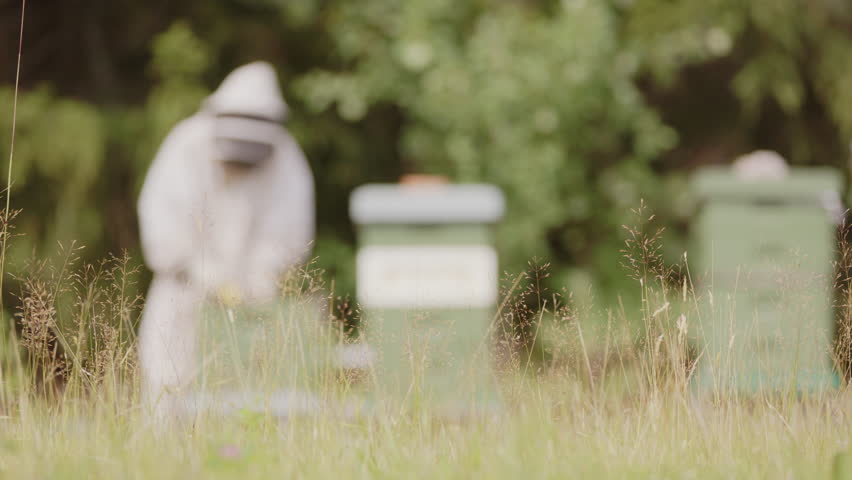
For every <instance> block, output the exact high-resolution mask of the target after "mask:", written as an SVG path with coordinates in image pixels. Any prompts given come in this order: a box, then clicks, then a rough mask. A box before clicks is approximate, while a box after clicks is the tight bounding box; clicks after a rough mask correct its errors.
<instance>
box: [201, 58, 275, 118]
mask: <svg viewBox="0 0 852 480" xmlns="http://www.w3.org/2000/svg"><path fill="white" fill-rule="evenodd" d="M204 108H205V109H206V110H208V111H211V112H213V113H214V114H232V115H247V116H251V117H259V118H262V119H266V120H271V121H274V122H282V121H284V118H285V117H286V116H287V104H286V103H285V102H284V97H283V96H282V95H281V89H280V88H279V86H278V77H277V75H276V74H275V70H274V69H273V68H272V66H271V65H270V64H268V63H266V62H253V63H249V64H248V65H243V66H242V67H239V68H237V69H236V70H234V71H233V72H231V73H230V74H229V75H228V76H227V77H225V80H224V81H223V82H222V85H220V86H219V89H218V90H216V91H215V92H213V94H212V95H210V96H209V97H208V98H207V100H206V101H205V103H204Z"/></svg>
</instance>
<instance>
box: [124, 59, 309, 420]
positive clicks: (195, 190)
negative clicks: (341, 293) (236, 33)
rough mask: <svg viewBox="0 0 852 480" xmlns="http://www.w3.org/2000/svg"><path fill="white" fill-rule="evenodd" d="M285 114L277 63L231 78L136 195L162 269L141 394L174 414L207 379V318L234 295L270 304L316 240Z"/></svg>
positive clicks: (143, 335)
mask: <svg viewBox="0 0 852 480" xmlns="http://www.w3.org/2000/svg"><path fill="white" fill-rule="evenodd" d="M286 112H287V106H286V104H285V102H284V100H283V98H282V96H281V92H280V90H279V88H278V80H277V77H276V75H275V71H274V70H273V69H272V67H271V66H270V65H268V64H266V63H263V62H255V63H251V64H248V65H245V66H242V67H240V68H238V69H236V70H235V71H233V72H232V73H231V74H230V75H228V77H227V78H226V79H225V80H224V82H223V83H222V85H221V86H220V87H219V89H218V90H217V91H216V92H215V93H213V95H211V96H210V97H209V98H208V99H207V100H206V101H205V102H204V104H203V106H202V108H201V110H200V111H199V112H198V113H196V114H195V115H193V116H192V117H190V118H188V119H186V120H184V121H182V122H181V123H180V124H178V125H177V126H176V127H175V128H174V129H173V130H172V131H171V133H169V135H168V137H167V138H166V139H165V141H164V142H163V144H162V146H161V147H160V150H159V152H158V153H157V156H156V158H155V159H154V162H153V164H152V165H151V167H150V170H149V171H148V175H147V177H146V179H145V184H144V186H143V188H142V193H141V195H140V198H139V204H138V210H139V224H140V230H141V237H142V250H143V253H144V256H145V262H146V264H147V265H148V267H149V268H150V269H151V270H152V271H153V272H154V279H153V282H152V284H151V288H150V291H149V292H148V298H147V301H146V303H145V308H144V311H143V316H142V325H141V327H140V332H139V356H140V363H141V367H142V375H143V393H144V395H145V397H146V398H147V399H148V400H149V401H152V402H154V403H155V405H156V407H155V408H156V409H157V410H158V411H159V412H163V411H168V409H169V408H171V405H170V403H173V402H175V401H176V399H177V394H179V393H180V391H181V390H185V389H187V388H188V387H189V386H190V384H191V383H192V381H193V379H194V377H195V376H196V374H197V373H198V369H199V359H198V358H197V355H198V352H197V350H198V348H197V343H198V338H197V330H198V325H197V324H198V313H199V309H200V307H201V306H202V305H203V303H204V301H205V300H206V299H209V298H211V297H212V296H214V295H215V294H216V292H218V291H221V290H222V289H228V290H229V291H231V292H239V294H240V296H241V297H242V298H243V299H245V300H262V299H270V298H271V297H273V296H274V295H275V293H276V281H277V280H278V277H279V276H280V274H281V273H282V272H283V271H284V270H286V269H287V268H289V267H291V266H293V265H296V264H298V263H299V262H301V261H303V260H304V259H305V257H306V256H307V255H308V254H309V252H310V244H311V242H312V241H313V237H314V184H313V177H312V175H311V171H310V167H309V166H308V163H307V161H306V160H305V157H304V155H303V153H302V151H301V150H300V148H299V146H298V144H297V143H296V141H295V140H294V139H293V138H292V137H291V136H290V135H289V134H288V133H287V131H286V130H285V129H284V128H283V127H282V126H281V122H282V121H283V120H284V118H285V115H286Z"/></svg>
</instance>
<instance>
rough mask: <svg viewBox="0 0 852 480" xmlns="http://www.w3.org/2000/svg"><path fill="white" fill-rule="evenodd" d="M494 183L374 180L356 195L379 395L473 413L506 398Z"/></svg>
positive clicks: (362, 289)
mask: <svg viewBox="0 0 852 480" xmlns="http://www.w3.org/2000/svg"><path fill="white" fill-rule="evenodd" d="M503 210H504V200H503V195H502V193H501V192H500V190H499V189H497V188H496V187H494V186H491V185H474V184H469V185H448V184H439V185H378V184H377V185H365V186H362V187H360V188H358V189H357V190H355V191H354V192H353V194H352V198H351V202H350V213H351V216H352V220H353V221H354V222H355V224H356V225H357V227H358V245H359V250H358V255H357V288H358V301H359V303H360V305H361V307H362V308H363V314H364V315H363V317H362V328H363V330H362V331H363V332H364V336H365V337H366V340H367V343H368V344H369V345H370V347H371V348H372V349H373V351H374V352H375V360H374V361H373V365H372V375H371V377H372V378H373V379H374V382H373V383H374V385H373V387H374V390H373V393H374V396H373V398H376V399H377V400H380V401H381V400H389V401H392V402H401V403H402V406H403V408H417V407H424V408H426V409H429V411H431V412H435V413H438V414H440V415H456V414H459V415H466V414H470V413H476V412H477V411H481V410H490V409H492V408H493V407H495V406H496V405H498V404H499V395H498V393H497V392H498V390H497V384H496V379H495V375H494V369H493V366H492V358H491V340H492V332H491V330H492V328H491V327H492V323H493V320H494V315H495V310H496V301H497V281H498V278H497V277H498V263H497V253H496V251H495V249H494V245H493V243H494V239H493V226H494V224H495V223H496V222H497V221H499V219H500V218H501V217H502V215H503Z"/></svg>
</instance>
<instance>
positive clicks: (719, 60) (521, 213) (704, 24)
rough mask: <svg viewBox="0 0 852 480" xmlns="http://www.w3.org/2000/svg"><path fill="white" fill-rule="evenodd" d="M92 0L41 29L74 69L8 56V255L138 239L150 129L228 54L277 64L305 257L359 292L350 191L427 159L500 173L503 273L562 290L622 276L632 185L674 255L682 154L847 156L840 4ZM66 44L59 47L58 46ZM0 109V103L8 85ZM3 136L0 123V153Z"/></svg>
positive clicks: (851, 26)
mask: <svg viewBox="0 0 852 480" xmlns="http://www.w3.org/2000/svg"><path fill="white" fill-rule="evenodd" d="M45 8H46V7H45ZM45 8H42V7H41V6H40V5H33V6H30V9H31V10H30V11H28V17H27V18H28V20H29V19H33V20H32V21H33V22H34V23H33V26H32V27H30V28H31V29H30V30H28V31H27V37H26V38H33V39H37V38H43V37H44V38H54V37H49V36H48V34H49V33H51V32H52V30H51V29H54V28H57V27H56V26H55V25H52V24H48V23H43V22H41V19H43V18H47V17H49V16H50V15H52V14H53V13H54V12H51V11H49V9H45ZM98 9H100V10H97V12H95V11H89V10H85V11H80V12H79V15H80V18H81V21H80V22H67V23H66V24H63V25H62V26H61V27H59V28H61V30H60V32H61V33H63V34H64V36H63V37H59V36H57V37H55V38H77V37H80V38H83V39H84V42H83V43H82V44H80V45H73V51H74V52H75V55H76V52H82V54H84V57H85V58H86V59H87V61H86V62H84V64H83V65H78V64H75V65H74V68H70V67H69V66H63V65H65V64H62V63H57V62H56V61H54V62H53V63H54V64H55V65H50V66H42V67H38V66H35V67H31V68H27V69H25V70H24V72H23V73H24V75H23V79H24V81H25V88H24V92H23V93H22V95H21V98H20V102H19V111H18V137H17V142H16V156H15V157H16V158H15V162H14V171H13V177H14V187H13V190H12V195H13V202H12V203H13V206H17V207H20V208H23V210H24V211H23V213H22V214H21V215H20V216H19V217H18V220H17V222H16V227H17V228H16V232H18V233H21V234H23V236H20V237H18V238H16V239H15V240H14V241H13V243H12V247H13V253H14V254H13V255H12V263H13V264H19V263H20V262H21V261H22V260H23V259H24V258H27V257H29V256H30V255H32V253H33V251H35V252H36V253H38V254H39V255H43V254H45V253H47V252H50V251H52V250H55V242H56V241H57V240H61V241H63V242H66V243H67V242H68V241H70V240H72V239H75V240H78V241H79V242H80V243H82V244H85V245H87V247H88V249H87V256H88V257H89V259H92V258H95V257H101V256H103V254H104V253H105V252H106V251H112V252H115V253H117V252H118V250H121V249H129V250H130V251H131V253H138V250H136V248H137V247H136V246H137V240H136V237H137V235H136V227H135V223H136V222H135V197H136V193H137V192H138V188H139V186H140V185H141V181H142V178H143V176H144V173H145V170H146V169H147V166H148V164H149V162H150V161H151V159H152V158H153V155H154V154H155V152H156V149H157V147H158V145H159V142H160V141H161V140H162V138H163V137H164V135H165V134H166V133H167V132H168V130H169V129H170V128H171V127H172V126H173V125H174V124H175V123H176V122H177V121H179V120H180V119H181V118H184V117H185V116H187V115H190V114H191V113H192V112H194V111H195V110H196V109H197V108H198V106H199V104H200V102H201V101H202V99H203V98H204V96H205V95H206V94H207V93H208V92H209V91H210V90H211V89H212V88H215V86H216V84H217V83H218V82H219V81H220V80H221V78H223V77H224V75H225V74H226V73H227V72H228V71H229V70H231V69H232V68H234V67H235V66H237V65H239V64H242V63H245V62H248V61H252V60H256V59H258V58H262V59H265V60H268V61H271V62H273V63H274V64H276V66H278V67H279V73H280V74H281V79H282V87H283V89H284V91H285V95H286V96H287V100H288V102H289V103H290V106H291V111H292V116H291V119H290V121H289V123H288V125H287V126H288V128H289V129H290V130H291V131H293V132H294V134H295V135H296V137H297V138H298V139H299V141H300V143H301V144H302V145H303V147H304V149H305V150H306V152H307V154H308V157H309V159H310V160H311V162H312V167H313V168H314V171H315V172H316V177H317V188H318V213H319V218H318V220H319V238H318V239H317V244H316V249H315V253H316V254H317V255H318V256H319V257H320V260H319V263H318V264H319V265H320V266H322V267H328V268H329V269H330V270H331V271H332V272H333V273H335V274H336V275H337V277H336V283H335V285H336V291H337V293H338V294H340V295H346V294H347V293H350V292H352V291H353V290H354V285H353V282H354V280H353V276H352V263H351V255H352V252H353V243H354V238H355V237H354V234H353V231H352V226H351V224H350V223H349V220H348V215H347V208H346V207H347V197H348V194H349V192H350V191H351V190H352V188H354V187H355V186H357V185H359V184H362V183H365V182H371V181H372V182H376V181H394V180H395V179H396V178H397V177H398V176H399V175H400V174H402V173H407V172H429V173H440V174H445V175H448V176H450V177H451V178H452V179H453V180H456V181H484V182H493V183H496V184H498V185H500V186H501V187H502V188H503V189H504V190H505V191H506V194H507V196H508V199H509V212H508V217H507V219H506V222H505V223H504V224H503V225H502V227H501V228H500V231H499V235H498V241H499V246H500V250H501V255H502V258H503V259H504V260H505V261H504V266H505V268H506V269H508V270H512V271H518V270H520V269H523V268H525V266H526V263H527V261H528V260H529V259H530V258H533V257H540V258H545V259H547V260H549V261H551V262H552V265H553V268H554V275H553V277H552V281H553V282H554V283H557V284H561V283H566V282H567V283H577V282H580V283H582V284H586V283H588V282H589V281H592V282H594V283H596V284H598V285H599V286H603V287H604V289H605V290H608V291H610V292H619V291H620V290H621V288H620V287H621V286H623V278H624V275H623V272H622V271H621V268H620V267H619V262H618V258H617V257H618V255H617V252H618V250H619V248H620V245H621V243H622V240H623V234H622V233H620V231H621V230H620V226H621V225H622V224H625V223H629V215H630V214H629V211H630V209H631V208H633V207H636V206H637V205H639V202H640V199H643V198H644V199H645V200H646V202H647V204H648V205H649V206H650V207H651V208H652V209H653V210H654V211H655V212H657V213H658V219H657V220H658V221H659V222H660V224H661V225H663V226H667V227H669V228H668V230H667V233H666V235H667V237H666V242H665V244H666V245H667V248H666V249H665V250H664V251H663V252H662V253H663V254H664V256H665V257H666V258H667V259H668V260H669V261H671V260H673V259H676V258H678V256H679V255H680V254H681V253H682V245H683V240H684V234H685V228H684V224H685V222H684V220H685V219H686V218H688V215H689V203H688V201H687V198H688V195H687V193H688V192H686V190H685V188H686V185H687V183H686V182H684V181H683V180H684V179H683V177H684V174H685V173H687V172H688V171H689V170H690V169H691V168H693V167H695V166H698V165H701V164H704V163H724V162H728V161H730V159H731V157H733V156H734V155H736V154H739V153H743V152H747V151H749V150H752V149H755V148H771V149H775V150H778V151H780V152H781V153H782V154H783V155H784V156H786V157H788V158H789V159H791V161H792V162H793V163H796V164H804V165H817V164H823V165H833V166H844V167H845V162H846V160H847V158H848V144H849V139H850V138H852V108H850V106H852V35H850V33H849V32H850V31H852V6H850V4H849V3H848V2H844V1H840V0H814V1H810V2H806V4H803V2H801V0H773V1H771V2H767V1H762V0H749V1H741V0H611V1H590V0H563V1H556V0H532V1H524V2H521V1H505V0H475V1H471V2H461V3H460V2H452V1H450V0H431V1H409V2H394V1H391V0H363V1H360V2H347V1H342V0H329V1H322V2H321V1H318V0H310V1H308V0H305V1H300V2H287V1H281V0H233V1H230V2H214V3H211V2H202V1H200V0H196V1H189V2H180V3H179V4H178V3H175V4H174V5H171V6H168V7H163V10H161V11H160V10H158V11H157V12H155V13H156V14H155V13H154V12H153V11H152V10H151V7H150V6H149V5H148V4H147V3H145V2H119V3H116V4H110V5H101V6H99V7H98ZM93 12H94V13H93ZM114 18H121V19H122V20H121V21H120V22H121V24H120V25H117V27H118V28H115V27H116V26H113V25H110V24H108V23H107V22H108V21H110V20H108V19H114ZM151 32H159V33H158V34H157V35H151ZM98 35H100V37H98ZM51 41H52V40H51ZM24 47H25V48H24V51H23V56H24V59H25V64H26V60H27V59H28V58H32V57H34V61H35V60H37V59H38V52H39V49H38V48H37V45H32V46H31V45H29V44H27V43H25V45H24ZM71 47H72V45H70V44H69V45H65V44H64V43H62V42H53V43H51V44H50V49H51V51H56V52H59V53H58V54H57V55H61V54H63V52H65V55H68V54H69V53H68V52H69V50H68V49H70V48H71ZM51 58H55V57H51ZM36 63H37V62H36ZM0 105H3V108H4V111H6V112H11V90H10V89H9V88H8V86H7V87H4V88H3V89H2V90H0ZM10 130H11V116H10V115H2V118H0V140H2V142H3V145H8V140H9V132H10ZM577 279H581V280H582V281H580V280H577Z"/></svg>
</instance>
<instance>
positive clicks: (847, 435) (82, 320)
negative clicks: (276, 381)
mask: <svg viewBox="0 0 852 480" xmlns="http://www.w3.org/2000/svg"><path fill="white" fill-rule="evenodd" d="M637 238H639V240H637V241H636V242H634V243H633V244H631V243H630V242H628V245H627V246H628V247H631V245H633V246H634V247H636V248H634V249H633V250H634V251H630V252H627V253H626V255H627V257H626V258H627V261H626V262H625V263H626V265H627V266H628V268H629V269H631V270H630V271H631V276H633V277H634V278H636V280H637V284H638V285H639V289H640V290H641V295H640V296H641V303H640V304H639V305H638V306H637V308H635V309H633V308H629V307H625V306H624V305H621V306H619V307H618V308H615V309H595V308H594V307H590V306H588V305H586V306H583V304H582V302H581V301H580V300H577V299H576V298H575V297H574V296H573V295H572V294H570V293H565V292H560V293H559V294H554V293H549V294H548V295H547V297H546V298H547V301H544V298H545V297H543V296H542V295H540V294H541V291H540V290H538V289H537V288H538V287H537V283H538V282H536V281H535V279H534V278H533V279H531V278H529V277H524V278H521V277H519V278H521V280H522V281H514V282H509V284H510V285H509V286H508V287H507V289H506V290H505V291H503V298H504V300H503V302H502V303H501V305H500V306H499V308H498V309H497V313H496V314H495V315H494V322H493V324H494V325H505V322H504V320H506V319H507V318H511V319H512V320H513V321H515V322H517V320H519V319H523V320H524V321H527V322H529V323H528V325H526V326H522V328H517V326H515V327H513V328H511V329H503V330H504V331H503V332H502V333H500V334H496V335H495V334H493V332H492V337H494V339H495V340H494V343H495V348H494V350H495V351H497V352H503V353H502V354H500V355H497V357H498V358H497V363H499V364H500V366H501V368H499V372H500V375H499V377H500V379H501V380H500V389H501V391H502V397H503V399H504V402H503V406H502V408H501V409H499V410H496V411H495V410H489V411H488V413H487V414H485V413H482V412H477V410H476V409H475V407H474V409H473V410H472V411H473V412H474V414H473V415H470V416H468V417H466V418H465V419H463V420H459V419H453V418H446V417H442V416H439V415H435V411H433V410H432V409H431V408H430V406H429V402H428V401H425V399H417V398H415V399H414V400H415V401H413V402H412V399H411V398H408V399H407V400H408V403H406V405H407V407H408V408H401V407H399V405H397V404H395V403H393V401H391V402H389V403H388V404H387V405H388V406H389V408H376V409H373V410H371V411H370V412H371V413H369V414H364V415H351V414H345V411H344V409H341V408H333V407H331V408H326V409H320V410H318V411H316V413H313V414H310V415H302V416H298V417H293V418H290V419H289V420H286V421H282V420H280V419H276V418H273V417H272V416H270V415H266V414H264V413H257V412H249V411H247V410H242V411H237V412H236V413H234V414H232V415H228V416H224V417H223V416H214V415H207V414H200V415H197V416H194V417H191V418H189V419H188V420H186V421H184V422H182V423H180V424H172V425H163V424H162V423H159V422H158V421H156V420H154V419H153V418H152V416H151V415H150V412H149V411H148V410H147V409H146V408H145V407H144V406H143V405H142V404H141V402H139V401H138V398H139V387H138V365H137V363H136V361H135V338H134V334H133V332H134V330H135V321H136V319H138V316H139V306H140V298H139V297H138V296H137V294H136V293H134V292H136V290H135V289H133V288H131V287H132V285H133V280H132V278H133V276H134V269H132V268H130V267H128V265H129V262H128V260H127V259H126V258H113V259H110V260H107V261H105V262H103V263H100V264H98V265H94V266H85V265H83V266H81V265H77V263H78V262H77V261H76V260H75V255H74V253H73V250H69V251H67V252H66V255H65V257H64V258H65V260H63V261H60V262H58V264H57V266H56V267H52V266H50V265H48V264H39V265H36V266H35V267H36V268H35V269H34V271H33V275H32V276H31V279H30V280H26V281H25V282H23V288H22V291H21V294H20V297H21V307H20V308H19V311H18V319H19V324H21V325H22V327H21V329H20V331H19V332H18V334H17V335H15V336H8V338H6V339H5V340H4V345H6V348H4V349H3V354H4V355H3V358H2V361H0V367H2V371H0V374H2V376H3V378H2V381H3V382H2V385H3V387H2V389H0V407H2V412H0V413H2V416H0V477H2V478H57V479H64V478H164V479H168V478H175V479H178V478H179V479H185V478H240V479H249V478H507V479H508V478H660V479H663V478H671V479H677V478H683V479H689V478H771V479H787V478H802V479H812V478H833V475H834V474H833V469H834V468H835V467H834V464H835V462H836V460H837V458H838V454H840V457H839V458H840V459H841V463H842V460H843V458H845V457H843V455H844V452H846V451H847V449H848V448H849V443H850V439H852V389H850V388H849V387H848V386H847V385H846V383H845V382H840V384H839V385H838V386H837V387H836V388H825V389H821V390H814V391H812V392H811V393H806V392H804V391H801V390H797V389H795V388H793V385H792V384H790V386H791V388H779V389H775V391H773V392H762V393H751V394H747V393H741V392H740V391H739V390H737V389H734V388H729V386H730V382H727V381H725V379H726V375H729V373H730V370H728V369H726V368H718V367H714V365H715V366H719V365H723V364H724V362H720V361H719V359H718V358H717V361H716V362H715V363H712V362H711V370H712V369H714V368H715V369H716V370H715V371H714V373H713V376H715V378H717V379H719V380H720V381H719V382H718V383H717V385H716V386H713V387H711V388H709V389H708V388H704V389H698V388H695V381H694V375H695V372H696V369H695V368H694V366H695V365H696V363H695V360H696V358H699V359H700V357H701V355H702V351H701V349H700V348H699V349H698V350H696V349H695V344H694V342H693V339H694V338H695V337H696V331H698V332H699V333H700V331H701V323H702V319H703V322H717V323H718V322H723V323H724V322H732V321H733V317H731V316H732V315H735V313H734V312H735V311H736V310H735V309H730V308H724V307H723V306H722V305H721V304H722V303H723V302H722V300H721V298H718V297H717V298H716V301H715V305H716V307H715V309H713V310H711V311H709V312H708V311H707V310H705V308H706V305H705V303H704V302H703V299H706V298H707V297H710V298H712V295H710V294H709V291H707V290H703V291H702V290H701V289H696V288H694V287H693V286H692V281H691V279H690V278H689V275H686V276H681V277H674V278H681V280H680V282H681V283H677V282H675V283H674V287H672V282H671V281H670V278H672V276H671V275H668V273H670V272H666V271H660V270H657V267H656V266H655V265H658V264H659V262H656V260H655V259H654V255H656V254H655V252H656V250H655V247H654V246H653V242H654V241H655V240H654V239H653V238H651V241H650V242H649V241H646V240H642V239H641V236H640V237H637ZM628 250H630V248H628ZM844 258H845V257H844ZM634 259H635V261H633V260H634ZM532 270H533V271H535V270H536V269H532ZM528 280H531V281H528ZM783 288H787V289H790V288H792V289H793V290H791V291H788V292H787V293H788V294H785V295H783V296H785V297H791V296H792V297H795V296H794V295H792V293H790V292H795V288H796V287H795V286H793V287H791V286H789V285H787V286H784V287H783ZM324 291H325V288H324V286H323V285H322V282H320V281H317V280H316V272H310V271H309V269H307V270H306V271H305V272H301V273H299V274H298V275H296V276H295V277H293V278H290V279H287V280H285V283H284V285H283V289H282V292H283V293H284V294H286V295H290V297H289V298H290V299H291V301H292V299H293V298H296V299H298V298H304V299H309V300H310V302H313V301H314V300H315V299H316V298H317V296H318V295H321V292H324ZM782 293H784V292H782ZM719 297H720V296H719ZM328 298H329V300H330V304H331V307H332V308H330V309H329V312H331V313H329V315H328V316H329V317H333V312H335V311H338V310H339V309H338V306H335V305H334V300H335V299H334V298H333V297H328ZM727 300H728V301H730V300H731V299H727ZM310 302H307V303H310ZM711 303H712V302H711ZM846 303H848V302H846ZM530 304H533V305H534V306H535V307H536V308H531V307H530ZM539 307H540V308H539ZM291 311H292V310H291ZM631 311H635V314H631V313H630V312H631ZM801 318H802V319H807V318H811V317H809V316H808V315H804V314H803V315H802V316H801ZM802 325H804V326H805V327H806V328H808V329H809V326H808V324H807V322H806V321H804V320H803V322H802ZM843 325H845V323H841V335H840V336H839V338H840V340H841V342H840V343H841V344H843V343H844V342H845V343H849V342H848V341H847V340H843V339H848V335H842V333H843V331H845V330H844V329H845V327H843ZM519 332H520V333H519ZM847 334H848V332H847ZM698 336H699V337H700V334H699V335H698ZM734 337H735V336H734V335H732V336H731V340H730V344H731V345H733V344H735V341H734V340H735V338H734ZM413 340H415V341H417V340H419V339H413ZM528 344H533V345H536V347H535V348H532V349H526V348H523V347H519V345H528ZM844 351H848V349H843V348H836V349H835V352H841V353H842V352H844ZM15 352H20V353H21V354H20V355H17V354H16V353H15ZM507 352H508V353H507ZM783 353H784V352H782V354H783ZM825 353H826V355H827V356H828V355H829V352H825ZM795 354H796V352H792V351H791V352H789V356H790V357H794V356H795ZM722 360H724V359H722ZM840 360H841V361H838V362H836V363H837V364H838V365H841V364H843V363H842V359H840ZM734 363H736V362H734ZM294 365H295V364H294ZM792 365H795V363H793V364H792ZM293 368H294V369H297V370H298V365H295V366H294V367H293ZM60 377H61V378H62V379H63V380H62V385H61V386H58V385H56V381H55V379H56V378H60ZM329 378H331V380H328V379H326V380H323V381H321V382H319V383H318V384H316V385H315V391H316V393H318V394H319V395H320V396H321V397H324V398H329V399H335V400H341V399H343V400H346V399H347V398H349V396H350V395H355V397H357V395H358V394H357V392H358V390H357V389H353V388H351V387H352V378H350V377H348V376H341V375H339V374H335V375H333V376H332V377H329ZM360 381H361V382H365V381H366V382H367V383H368V384H369V379H368V380H364V379H363V377H362V378H361V380H360ZM353 392H355V393H353ZM417 400H423V401H417ZM330 404H335V402H330ZM390 407H393V408H390ZM350 413H351V412H350ZM841 470H842V468H841Z"/></svg>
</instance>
